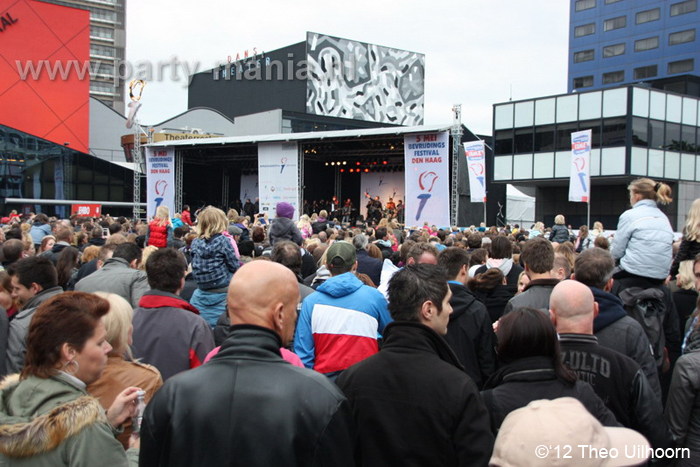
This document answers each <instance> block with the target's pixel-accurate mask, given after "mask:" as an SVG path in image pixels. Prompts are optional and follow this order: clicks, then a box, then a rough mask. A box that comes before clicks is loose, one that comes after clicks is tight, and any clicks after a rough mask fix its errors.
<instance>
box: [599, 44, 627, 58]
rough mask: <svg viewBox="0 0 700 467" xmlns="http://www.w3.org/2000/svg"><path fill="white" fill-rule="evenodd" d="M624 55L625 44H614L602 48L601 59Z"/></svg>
mask: <svg viewBox="0 0 700 467" xmlns="http://www.w3.org/2000/svg"><path fill="white" fill-rule="evenodd" d="M624 53H625V44H615V45H609V46H607V47H603V58H610V57H617V56H618V55H623V54H624Z"/></svg>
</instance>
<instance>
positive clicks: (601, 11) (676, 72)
mask: <svg viewBox="0 0 700 467" xmlns="http://www.w3.org/2000/svg"><path fill="white" fill-rule="evenodd" d="M697 3H698V1H697V0H683V1H680V0H571V11H570V23H569V24H570V26H569V57H568V61H569V76H568V91H569V92H572V91H574V90H578V91H583V90H592V89H604V88H610V87H615V86H619V85H621V84H626V83H640V82H648V83H649V85H650V86H652V87H654V88H658V89H662V90H666V91H672V92H677V93H681V94H691V95H695V96H700V43H699V42H698V41H699V40H700V39H699V38H698V27H699V26H700V11H698V5H697Z"/></svg>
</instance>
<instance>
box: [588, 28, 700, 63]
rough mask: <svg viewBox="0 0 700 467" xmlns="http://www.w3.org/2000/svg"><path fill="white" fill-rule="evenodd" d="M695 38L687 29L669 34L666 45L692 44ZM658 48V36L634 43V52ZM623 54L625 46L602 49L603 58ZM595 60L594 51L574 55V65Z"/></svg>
mask: <svg viewBox="0 0 700 467" xmlns="http://www.w3.org/2000/svg"><path fill="white" fill-rule="evenodd" d="M695 37H696V30H695V29H687V30H685V31H679V32H674V33H671V34H669V36H668V45H669V46H674V45H680V44H687V43H688V42H694V41H695ZM658 48H659V36H654V37H647V38H644V39H639V40H636V41H634V51H635V52H644V51H645V50H653V49H658ZM624 53H625V44H614V45H608V46H605V47H603V58H609V57H616V56H618V55H622V54H624ZM594 59H595V49H588V50H582V51H580V52H575V53H574V63H581V62H588V61H591V60H594Z"/></svg>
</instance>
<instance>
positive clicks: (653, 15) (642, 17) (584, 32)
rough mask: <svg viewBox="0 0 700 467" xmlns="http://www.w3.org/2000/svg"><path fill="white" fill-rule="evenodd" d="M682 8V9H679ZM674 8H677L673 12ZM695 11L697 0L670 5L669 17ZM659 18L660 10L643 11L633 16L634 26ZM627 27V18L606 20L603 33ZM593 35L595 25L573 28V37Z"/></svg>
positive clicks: (589, 24) (619, 17)
mask: <svg viewBox="0 0 700 467" xmlns="http://www.w3.org/2000/svg"><path fill="white" fill-rule="evenodd" d="M681 6H683V8H680V7H681ZM674 7H679V8H676V10H674ZM696 10H697V0H692V1H688V2H682V3H679V4H675V5H671V16H677V15H674V14H673V13H674V11H681V13H677V14H686V13H692V12H694V11H696ZM660 18H661V8H653V9H651V10H645V11H640V12H637V14H636V15H635V24H644V23H650V22H652V21H658V20H659V19H660ZM624 27H627V16H618V17H615V18H610V19H606V20H605V21H604V22H603V30H604V31H614V30H615V29H621V28H624ZM591 34H595V23H588V24H583V25H581V26H576V27H575V28H574V37H583V36H589V35H591Z"/></svg>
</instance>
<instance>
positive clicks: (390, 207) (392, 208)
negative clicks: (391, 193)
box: [386, 198, 396, 219]
mask: <svg viewBox="0 0 700 467" xmlns="http://www.w3.org/2000/svg"><path fill="white" fill-rule="evenodd" d="M386 217H387V218H389V219H391V218H392V217H396V203H394V198H389V201H387V203H386Z"/></svg>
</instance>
